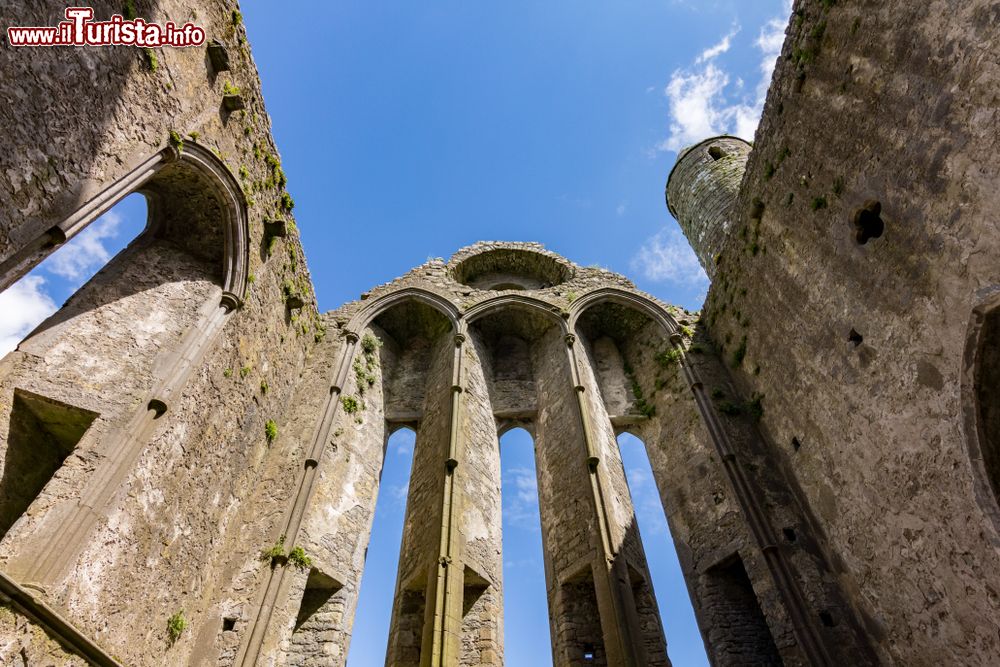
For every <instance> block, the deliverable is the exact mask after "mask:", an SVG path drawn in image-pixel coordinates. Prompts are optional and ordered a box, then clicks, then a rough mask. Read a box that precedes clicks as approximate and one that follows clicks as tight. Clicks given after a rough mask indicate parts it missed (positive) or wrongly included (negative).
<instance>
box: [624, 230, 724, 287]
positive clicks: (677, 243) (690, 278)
mask: <svg viewBox="0 0 1000 667" xmlns="http://www.w3.org/2000/svg"><path fill="white" fill-rule="evenodd" d="M632 270H633V271H639V272H640V273H642V275H644V276H645V277H646V278H647V279H648V280H653V281H657V282H670V283H675V284H679V285H694V286H707V285H708V276H707V275H705V270H704V269H702V268H701V264H699V263H698V257H697V256H695V254H694V251H693V250H691V246H690V245H688V242H687V239H685V238H684V235H683V234H681V232H680V230H678V229H676V228H675V227H668V228H666V229H663V230H662V231H660V232H659V233H657V234H656V235H654V236H652V237H650V238H649V239H647V240H646V243H645V244H644V245H643V246H642V247H641V248H639V252H638V253H636V255H635V257H633V258H632Z"/></svg>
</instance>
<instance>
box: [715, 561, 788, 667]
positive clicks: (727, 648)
mask: <svg viewBox="0 0 1000 667" xmlns="http://www.w3.org/2000/svg"><path fill="white" fill-rule="evenodd" d="M705 577H706V581H705V591H706V595H705V600H706V603H707V604H706V605H705V606H706V609H705V614H706V617H707V618H708V623H707V626H708V638H707V641H708V644H709V645H710V646H711V647H712V652H713V653H714V654H715V655H717V656H722V655H724V656H725V657H726V663H727V664H733V665H774V666H775V667H778V666H780V665H782V664H783V662H782V660H781V655H780V654H779V653H778V647H777V645H775V643H774V638H773V637H772V636H771V630H770V628H768V625H767V619H766V618H765V617H764V612H763V611H762V610H761V608H760V603H759V602H758V600H757V594H756V593H755V592H754V589H753V584H752V583H751V582H750V577H749V576H748V575H747V571H746V568H745V567H744V565H743V560H742V559H741V558H740V556H739V554H734V555H733V557H732V558H730V559H728V560H726V561H724V562H723V563H720V564H719V565H716V566H715V567H713V568H712V569H711V570H709V571H708V572H707V573H706V574H705Z"/></svg>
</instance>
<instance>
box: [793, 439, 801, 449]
mask: <svg viewBox="0 0 1000 667" xmlns="http://www.w3.org/2000/svg"><path fill="white" fill-rule="evenodd" d="M801 447H802V443H801V442H800V441H799V439H798V438H792V449H794V450H795V451H799V449H800V448H801Z"/></svg>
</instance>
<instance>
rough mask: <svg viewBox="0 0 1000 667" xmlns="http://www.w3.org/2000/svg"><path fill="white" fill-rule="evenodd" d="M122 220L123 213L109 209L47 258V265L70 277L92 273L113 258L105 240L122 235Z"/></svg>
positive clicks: (80, 276)
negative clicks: (120, 230) (120, 232)
mask: <svg viewBox="0 0 1000 667" xmlns="http://www.w3.org/2000/svg"><path fill="white" fill-rule="evenodd" d="M121 222H122V218H121V215H119V214H118V213H116V212H114V211H108V212H107V213H105V214H104V215H102V216H101V217H100V218H98V219H97V220H95V221H94V222H93V223H92V224H91V225H89V226H88V227H87V228H86V229H84V230H83V231H82V232H80V233H79V234H77V235H76V236H75V237H73V239H71V240H70V241H69V242H68V243H67V244H66V245H64V246H63V247H62V248H59V249H58V250H57V251H55V252H54V253H52V256H51V257H50V258H49V259H48V261H46V262H45V269H46V270H47V271H50V272H52V273H54V274H55V275H57V276H61V277H63V278H66V279H67V280H80V279H81V278H86V277H87V276H89V275H91V274H92V273H93V272H94V271H95V270H97V269H99V268H100V267H102V266H103V265H104V264H107V262H108V260H109V259H111V254H110V253H109V252H108V249H107V248H106V247H104V241H105V240H107V239H113V238H114V237H116V236H117V235H118V227H119V225H121Z"/></svg>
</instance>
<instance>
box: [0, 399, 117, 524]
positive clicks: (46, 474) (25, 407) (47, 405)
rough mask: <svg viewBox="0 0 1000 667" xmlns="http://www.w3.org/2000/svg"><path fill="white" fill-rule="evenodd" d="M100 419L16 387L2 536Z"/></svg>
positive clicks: (3, 483)
mask: <svg viewBox="0 0 1000 667" xmlns="http://www.w3.org/2000/svg"><path fill="white" fill-rule="evenodd" d="M96 418H97V413H96V412H91V411H89V410H83V409H81V408H77V407H74V406H72V405H67V404H66V403H61V402H59V401H55V400H52V399H50V398H46V397H45V396H39V395H38V394H33V393H31V392H27V391H23V390H21V389H15V390H14V404H13V406H12V408H11V411H10V430H9V433H8V436H7V451H6V453H5V456H4V463H3V477H2V478H0V537H3V535H5V534H6V533H7V531H8V530H10V527H11V526H12V525H14V522H15V521H17V520H18V518H20V516H21V515H22V514H23V513H24V512H25V510H27V509H28V506H29V505H31V503H32V501H33V500H34V499H35V498H36V497H37V496H38V494H39V493H41V492H42V489H43V488H44V487H45V485H46V484H47V483H48V481H49V480H50V479H52V476H53V475H54V474H55V472H56V470H58V469H59V467H60V466H61V465H62V463H63V461H64V460H65V459H66V457H67V456H69V455H70V453H71V452H72V451H73V449H74V448H75V447H76V445H77V443H78V442H80V439H81V438H82V437H83V434H84V433H85V432H86V431H87V429H88V428H90V425H91V424H92V423H93V422H94V420H95V419H96Z"/></svg>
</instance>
